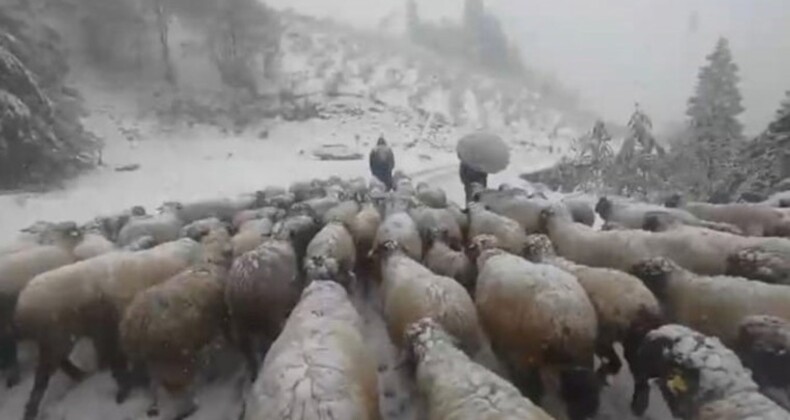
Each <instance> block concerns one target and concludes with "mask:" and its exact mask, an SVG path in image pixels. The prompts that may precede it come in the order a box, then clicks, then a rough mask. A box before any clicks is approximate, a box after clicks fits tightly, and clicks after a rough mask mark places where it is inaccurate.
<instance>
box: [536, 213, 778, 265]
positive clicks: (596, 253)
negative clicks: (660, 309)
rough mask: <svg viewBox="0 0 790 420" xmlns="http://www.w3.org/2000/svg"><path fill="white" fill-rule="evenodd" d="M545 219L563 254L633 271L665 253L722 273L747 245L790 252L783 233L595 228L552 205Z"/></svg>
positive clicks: (681, 262) (585, 262) (577, 260)
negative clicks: (759, 235) (748, 234)
mask: <svg viewBox="0 0 790 420" xmlns="http://www.w3.org/2000/svg"><path fill="white" fill-rule="evenodd" d="M541 219H542V222H541V223H542V225H543V226H542V229H543V231H544V233H547V234H548V235H549V237H550V238H551V242H552V243H553V244H554V247H555V248H556V250H557V253H558V254H559V255H561V256H563V257H565V258H567V259H569V260H571V261H573V262H575V263H577V264H583V265H588V266H593V267H607V268H614V269H618V270H623V271H628V270H630V269H631V267H632V266H633V265H634V264H636V263H638V262H639V261H641V260H643V259H645V258H649V257H655V256H663V257H667V258H670V259H672V260H674V261H675V262H676V263H678V264H679V265H680V266H682V267H684V268H686V269H688V270H691V271H693V272H696V273H701V274H707V275H720V274H725V273H726V272H727V270H728V265H732V264H731V263H728V258H731V256H732V255H737V253H738V252H739V251H742V250H745V249H750V248H756V249H758V250H760V252H775V253H777V254H780V255H788V256H790V241H788V240H787V239H784V238H755V237H743V236H738V235H733V234H728V233H725V232H719V231H714V230H710V229H704V228H697V227H691V226H679V227H676V228H674V229H672V230H670V231H666V232H647V231H641V230H611V231H596V230H594V229H592V228H590V227H588V226H584V225H581V224H578V223H573V222H572V221H571V220H570V219H569V217H567V215H563V214H561V213H557V212H555V211H554V210H553V209H546V210H544V211H543V212H542V213H541Z"/></svg>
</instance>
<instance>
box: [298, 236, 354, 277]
mask: <svg viewBox="0 0 790 420" xmlns="http://www.w3.org/2000/svg"><path fill="white" fill-rule="evenodd" d="M356 259H357V250H356V247H355V246H354V238H353V237H352V236H351V233H349V231H348V229H346V227H345V226H344V225H343V224H342V223H338V222H332V223H329V224H327V225H326V226H324V228H323V229H321V231H319V232H318V234H317V235H315V237H314V238H313V240H312V241H310V244H309V245H308V246H307V253H306V255H305V260H304V271H305V273H306V275H307V280H308V281H311V280H334V281H337V282H338V283H340V284H342V285H343V286H345V287H346V288H347V289H348V290H351V288H352V285H353V283H354V280H355V276H354V267H355V266H356Z"/></svg>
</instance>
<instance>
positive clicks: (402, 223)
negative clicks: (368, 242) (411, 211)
mask: <svg viewBox="0 0 790 420" xmlns="http://www.w3.org/2000/svg"><path fill="white" fill-rule="evenodd" d="M386 242H394V243H397V244H398V245H399V246H401V247H403V250H404V251H405V252H406V254H407V255H408V256H409V257H411V258H413V259H414V260H415V261H422V252H423V248H422V246H423V245H422V239H421V237H420V231H419V230H418V228H417V223H415V222H414V219H412V218H411V216H409V215H408V214H407V213H404V212H398V213H394V214H391V215H389V216H387V218H386V219H384V222H383V223H381V225H379V228H378V230H377V231H376V238H375V239H374V240H373V249H372V252H374V253H375V252H376V250H377V249H379V248H381V246H382V244H384V243H386Z"/></svg>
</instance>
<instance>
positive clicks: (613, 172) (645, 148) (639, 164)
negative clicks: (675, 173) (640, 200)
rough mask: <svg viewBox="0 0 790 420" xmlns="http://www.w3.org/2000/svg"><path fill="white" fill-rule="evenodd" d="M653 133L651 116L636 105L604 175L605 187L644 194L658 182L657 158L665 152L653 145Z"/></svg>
mask: <svg viewBox="0 0 790 420" xmlns="http://www.w3.org/2000/svg"><path fill="white" fill-rule="evenodd" d="M652 130H653V122H652V121H651V119H650V117H649V116H648V115H647V114H645V113H644V112H643V111H642V110H641V109H640V108H639V104H636V109H635V110H634V113H633V114H631V118H630V119H629V120H628V136H627V137H626V138H625V141H624V142H623V146H622V148H621V149H620V152H619V153H618V154H617V158H616V159H615V165H614V166H612V167H611V168H610V170H609V171H608V174H607V176H608V184H609V185H610V186H614V187H615V189H616V190H617V192H618V193H619V194H625V195H631V194H634V193H639V194H645V193H646V192H647V191H649V190H651V189H654V188H655V187H656V186H657V184H659V183H660V182H661V178H662V176H661V174H660V173H659V172H660V171H658V165H657V162H658V160H657V159H656V157H659V158H662V157H664V156H665V154H666V152H665V151H664V148H663V147H661V145H659V144H658V142H656V139H655V137H654V136H653V133H652Z"/></svg>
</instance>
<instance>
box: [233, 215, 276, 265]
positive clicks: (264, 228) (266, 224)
mask: <svg viewBox="0 0 790 420" xmlns="http://www.w3.org/2000/svg"><path fill="white" fill-rule="evenodd" d="M273 232H274V224H273V223H272V221H271V220H269V219H267V218H262V219H255V220H249V221H247V222H245V223H244V224H242V225H241V226H240V227H239V231H238V232H237V233H236V234H235V235H233V239H232V240H231V244H232V246H233V257H234V258H238V257H240V256H241V255H243V254H244V253H246V252H249V251H252V250H253V249H255V248H257V247H258V246H260V245H261V244H262V243H263V242H264V241H265V240H266V239H267V238H268V237H270V236H271V235H272V233H273Z"/></svg>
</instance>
